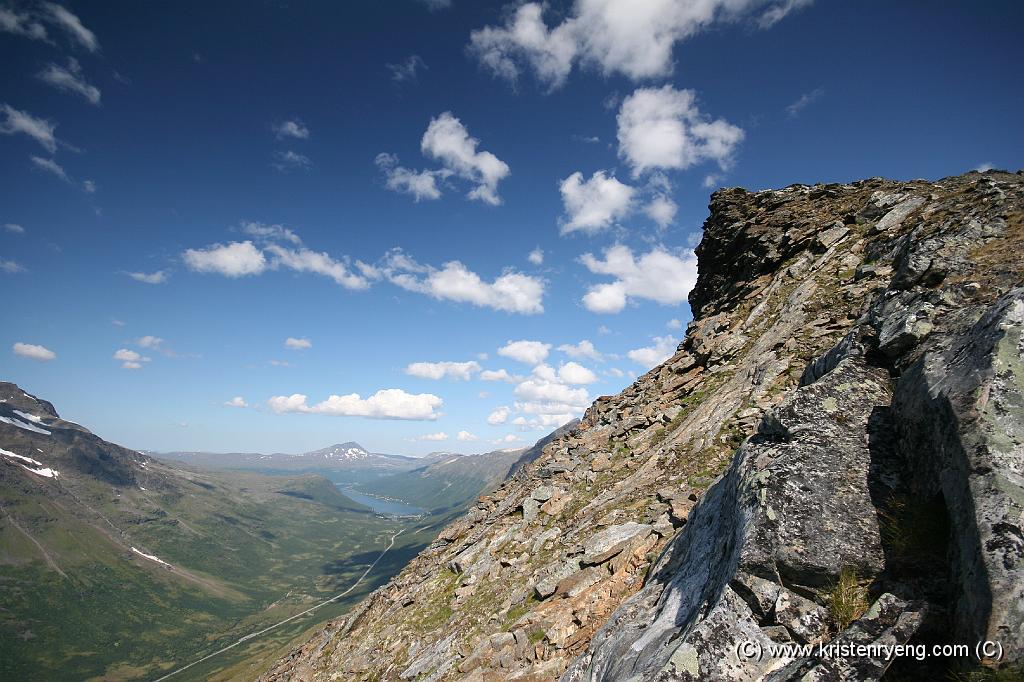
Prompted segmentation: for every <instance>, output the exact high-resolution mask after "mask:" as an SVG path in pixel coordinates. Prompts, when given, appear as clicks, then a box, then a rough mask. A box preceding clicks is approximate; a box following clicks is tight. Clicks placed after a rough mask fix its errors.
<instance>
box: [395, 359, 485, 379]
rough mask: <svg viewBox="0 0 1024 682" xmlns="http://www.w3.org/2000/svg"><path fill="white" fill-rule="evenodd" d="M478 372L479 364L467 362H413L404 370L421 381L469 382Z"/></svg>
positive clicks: (472, 361) (473, 361) (471, 361)
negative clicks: (444, 379)
mask: <svg viewBox="0 0 1024 682" xmlns="http://www.w3.org/2000/svg"><path fill="white" fill-rule="evenodd" d="M479 371H480V363H478V362H476V361H475V360H470V361H469V362H414V363H412V364H410V365H409V366H408V367H406V368H405V373H406V374H408V375H410V376H414V377H419V378H421V379H435V380H436V379H443V378H445V377H448V378H450V379H454V380H456V381H469V380H470V379H471V378H473V374H475V373H476V372H479Z"/></svg>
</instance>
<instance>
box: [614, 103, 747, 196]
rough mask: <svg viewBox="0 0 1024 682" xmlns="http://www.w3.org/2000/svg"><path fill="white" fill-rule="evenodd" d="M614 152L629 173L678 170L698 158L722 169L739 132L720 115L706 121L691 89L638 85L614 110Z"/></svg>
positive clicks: (733, 147)
mask: <svg viewBox="0 0 1024 682" xmlns="http://www.w3.org/2000/svg"><path fill="white" fill-rule="evenodd" d="M617 121H618V138H619V156H621V157H622V158H623V159H625V160H626V161H627V162H628V163H629V164H630V166H631V167H632V169H633V175H634V177H636V176H639V175H640V174H642V173H644V172H645V171H649V170H659V169H673V170H683V169H686V168H690V167H691V166H694V165H696V164H697V163H700V162H702V161H715V162H717V163H718V165H719V166H720V167H721V168H723V169H725V168H728V167H729V165H730V164H731V163H732V158H733V154H734V152H735V150H736V147H737V146H738V145H739V143H740V142H741V141H742V140H743V136H744V133H743V130H742V129H740V128H738V127H736V126H734V125H732V124H731V123H729V122H727V121H725V120H724V119H716V120H713V121H712V120H711V119H709V118H708V117H707V116H705V115H704V114H703V113H701V111H700V109H699V108H698V107H697V104H696V95H695V93H694V92H693V91H692V90H676V89H675V88H674V87H672V86H671V85H665V86H663V87H661V88H639V89H638V90H636V91H635V92H633V94H631V95H630V96H629V97H627V98H626V99H625V100H623V102H622V106H621V107H620V108H619V114H618V117H617Z"/></svg>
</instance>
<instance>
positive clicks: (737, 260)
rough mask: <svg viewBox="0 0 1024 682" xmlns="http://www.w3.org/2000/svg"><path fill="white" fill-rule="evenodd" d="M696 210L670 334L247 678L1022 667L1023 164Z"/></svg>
mask: <svg viewBox="0 0 1024 682" xmlns="http://www.w3.org/2000/svg"><path fill="white" fill-rule="evenodd" d="M710 209H711V213H710V217H709V218H708V220H707V222H706V223H705V226H704V238H703V241H702V242H701V244H700V246H699V247H698V249H697V255H698V258H699V278H698V282H697V285H696V287H695V288H694V290H693V292H692V293H691V296H690V303H691V308H692V310H693V314H694V320H693V322H692V323H691V324H690V325H689V326H688V328H687V333H686V337H685V338H684V340H683V342H682V343H681V344H680V347H679V349H678V351H677V352H676V353H675V355H674V356H673V357H672V358H670V359H669V360H668V361H666V362H665V363H664V364H662V365H661V366H659V367H657V368H655V369H654V370H651V371H650V372H648V373H647V374H645V375H644V376H643V377H641V378H640V379H638V380H637V381H636V382H635V383H634V384H633V385H632V386H630V387H629V388H627V389H626V390H625V391H623V392H622V393H621V394H619V395H618V396H613V397H603V398H600V399H598V400H597V401H596V402H595V403H594V405H593V406H592V407H591V408H590V409H589V410H588V411H587V413H586V414H585V416H584V417H583V419H582V421H581V423H580V424H579V425H578V426H577V427H575V428H574V429H572V430H570V431H568V432H567V433H564V434H561V435H560V436H558V437H556V438H555V439H554V440H552V441H551V442H550V443H548V444H547V445H546V446H545V447H544V448H543V450H542V451H541V453H540V454H539V455H538V456H537V457H536V458H535V459H534V460H533V461H531V462H529V463H526V464H525V465H524V466H523V467H522V468H521V469H519V470H518V471H517V472H516V473H515V475H514V476H512V477H511V478H510V479H509V480H507V481H506V482H505V484H504V485H502V486H501V487H500V488H499V489H498V490H497V491H496V492H495V493H494V494H492V495H489V496H486V497H484V498H481V499H480V500H479V502H478V504H477V505H476V506H475V507H474V508H473V509H471V511H470V512H469V513H468V514H467V515H466V516H465V517H463V518H462V519H460V520H459V521H457V522H456V523H454V524H452V525H451V526H449V527H448V528H446V529H445V530H444V531H443V532H442V533H441V535H440V536H439V537H438V538H437V540H436V541H435V542H434V543H433V544H432V545H431V546H430V547H428V548H427V549H426V550H425V551H424V552H423V553H421V554H420V555H419V556H418V557H417V558H416V559H414V560H413V562H412V563H411V564H410V565H409V566H408V567H407V568H406V569H405V570H404V571H403V572H402V574H401V575H400V576H398V577H397V578H395V579H394V580H392V581H391V582H390V583H389V584H388V585H386V586H384V587H382V588H380V589H379V590H378V591H377V592H375V593H374V594H373V595H372V596H371V597H370V598H368V599H367V600H366V601H364V602H363V604H361V605H360V606H359V607H358V608H357V609H356V610H354V611H353V612H352V613H351V614H349V615H348V616H347V617H346V618H344V619H341V620H338V621H335V622H332V623H330V624H328V626H327V627H326V628H325V629H324V630H323V631H321V632H319V633H318V634H316V635H315V636H314V637H313V638H312V639H311V640H310V641H309V642H308V643H307V644H305V645H304V646H303V647H301V648H300V649H298V650H296V651H294V652H293V653H292V654H290V655H289V656H288V657H286V658H285V659H283V660H282V661H280V662H279V663H278V664H277V666H275V668H274V669H273V670H272V671H271V672H269V673H268V674H267V675H266V676H265V679H267V680H283V679H303V680H305V679H311V680H312V679H316V680H328V679H332V680H333V679H345V680H348V679H366V680H369V679H387V680H399V679H401V680H443V679H467V680H554V679H558V678H559V677H561V678H562V679H563V680H566V681H572V682H575V681H576V680H580V681H582V680H587V681H597V680H631V681H632V680H647V679H657V680H790V679H800V680H840V679H855V680H875V679H879V678H880V677H881V676H882V675H883V674H885V673H886V672H887V671H890V672H892V673H893V674H896V673H897V672H898V673H901V674H905V673H907V672H913V673H917V674H933V675H935V674H942V673H944V672H947V671H950V670H958V669H970V668H972V667H978V666H979V665H985V666H1000V665H1002V666H1011V667H1012V666H1019V665H1021V664H1022V663H1024V606H1022V605H1024V533H1022V527H1024V516H1022V514H1024V445H1022V443H1024V388H1022V387H1024V364H1022V360H1021V357H1022V355H1024V340H1022V339H1024V335H1022V332H1024V257H1022V256H1021V253H1022V252H1024V176H1022V175H1021V174H1019V173H1018V174H1010V173H1005V172H999V171H993V172H988V173H985V174H978V173H969V174H967V175H964V176H959V177H953V178H947V179H944V180H940V181H937V182H926V181H914V182H906V183H900V182H892V181H886V180H881V179H870V180H865V181H862V182H857V183H852V184H849V185H815V186H805V185H794V186H791V187H788V188H786V189H783V190H778V191H763V192H756V193H751V192H747V191H745V190H741V189H729V190H722V191H720V192H717V193H715V194H714V195H713V196H712V201H711V206H710ZM986 640H988V641H993V642H998V643H999V645H1000V649H999V651H998V654H995V653H992V651H993V650H992V649H989V650H986V651H985V652H983V657H987V658H986V660H984V661H979V660H978V657H977V654H978V651H977V650H976V649H975V648H974V645H975V643H977V642H980V641H986ZM786 643H791V644H797V645H802V646H804V647H807V646H810V648H807V649H802V650H801V649H789V650H787V651H783V650H781V649H779V650H776V649H774V647H776V646H777V645H779V644H786ZM841 644H847V645H851V644H865V645H879V646H882V645H884V646H893V645H896V644H910V645H914V646H918V645H925V646H932V645H935V644H938V645H941V644H968V645H969V646H970V647H971V651H970V654H969V655H965V656H960V657H955V658H950V657H933V658H929V659H928V660H926V661H919V660H917V659H915V658H907V657H903V658H900V657H890V656H885V655H883V654H878V655H865V656H861V657H857V658H854V657H845V658H844V657H842V656H839V655H835V654H833V653H830V652H833V651H835V650H836V649H834V648H831V649H830V648H829V647H830V646H838V645H841ZM814 645H821V646H822V648H819V649H815V648H814ZM989 659H990V660H989ZM996 659H998V660H996Z"/></svg>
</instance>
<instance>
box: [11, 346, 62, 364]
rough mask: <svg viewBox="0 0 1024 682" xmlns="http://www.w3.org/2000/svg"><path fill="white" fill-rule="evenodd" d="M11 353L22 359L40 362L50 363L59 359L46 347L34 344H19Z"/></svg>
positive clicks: (12, 348)
mask: <svg viewBox="0 0 1024 682" xmlns="http://www.w3.org/2000/svg"><path fill="white" fill-rule="evenodd" d="M11 351H12V352H13V353H14V354H15V355H18V356H20V357H23V358H28V359H29V360H36V361H38V362H50V361H51V360H56V359H57V354H56V353H54V352H53V351H52V350H50V349H49V348H47V347H46V346H39V345H36V344H34V343H22V342H20V341H19V342H18V343H15V344H14V345H13V346H11Z"/></svg>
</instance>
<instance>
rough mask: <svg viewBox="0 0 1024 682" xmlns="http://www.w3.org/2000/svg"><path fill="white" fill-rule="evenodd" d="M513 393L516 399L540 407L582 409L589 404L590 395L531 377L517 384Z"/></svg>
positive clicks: (584, 390) (564, 385) (558, 383)
mask: <svg viewBox="0 0 1024 682" xmlns="http://www.w3.org/2000/svg"><path fill="white" fill-rule="evenodd" d="M513 392H514V393H515V395H516V397H517V398H520V399H522V400H524V401H527V402H530V403H537V404H542V405H544V404H547V405H551V404H556V405H559V406H569V407H570V408H576V409H582V408H584V407H586V406H587V405H589V404H590V395H589V394H588V393H587V389H585V388H573V387H571V386H568V385H566V384H563V383H561V382H560V381H558V380H557V379H555V380H549V379H542V378H540V377H531V378H529V379H526V380H524V381H522V382H521V383H519V384H518V385H517V386H516V387H515V389H514V391H513ZM558 409H561V408H558Z"/></svg>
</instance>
